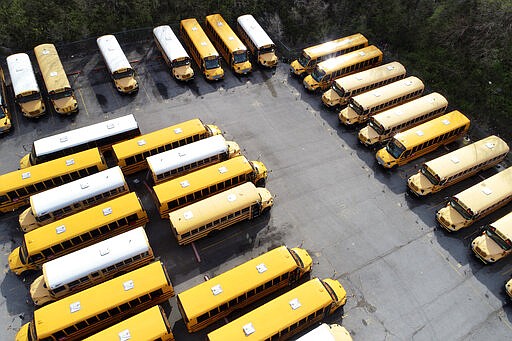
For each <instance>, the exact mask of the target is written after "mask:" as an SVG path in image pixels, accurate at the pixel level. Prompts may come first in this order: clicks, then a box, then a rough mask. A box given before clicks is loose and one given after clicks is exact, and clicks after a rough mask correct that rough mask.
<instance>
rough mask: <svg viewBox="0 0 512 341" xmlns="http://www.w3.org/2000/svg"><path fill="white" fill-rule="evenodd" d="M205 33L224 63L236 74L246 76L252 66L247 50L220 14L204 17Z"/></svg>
mask: <svg viewBox="0 0 512 341" xmlns="http://www.w3.org/2000/svg"><path fill="white" fill-rule="evenodd" d="M204 27H205V31H206V33H207V34H208V36H209V37H210V39H211V41H212V42H213V44H214V45H215V47H216V48H217V50H218V51H220V53H221V54H222V57H224V60H225V61H226V63H227V64H228V65H229V66H230V67H231V68H232V69H233V71H235V72H236V73H238V74H244V75H245V74H247V73H249V72H250V71H251V68H252V65H251V62H250V61H249V55H248V54H247V48H246V47H245V45H244V44H243V43H242V41H241V40H240V39H239V38H238V37H237V35H236V34H235V32H233V30H232V29H231V27H229V25H228V23H227V22H226V21H225V20H224V18H223V17H222V16H221V15H220V14H211V15H207V16H206V21H205V26H204Z"/></svg>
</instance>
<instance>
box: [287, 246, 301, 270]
mask: <svg viewBox="0 0 512 341" xmlns="http://www.w3.org/2000/svg"><path fill="white" fill-rule="evenodd" d="M290 253H291V254H292V257H293V259H295V263H297V264H298V265H300V267H301V268H304V263H303V262H302V259H300V257H299V255H297V253H296V252H295V251H293V250H290Z"/></svg>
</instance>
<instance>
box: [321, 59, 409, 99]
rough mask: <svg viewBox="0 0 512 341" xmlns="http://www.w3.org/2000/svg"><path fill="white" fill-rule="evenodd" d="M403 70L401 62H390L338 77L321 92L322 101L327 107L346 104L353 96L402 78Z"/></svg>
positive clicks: (403, 75)
mask: <svg viewBox="0 0 512 341" xmlns="http://www.w3.org/2000/svg"><path fill="white" fill-rule="evenodd" d="M405 72H406V71H405V67H404V66H403V65H402V64H400V63H399V62H391V63H388V64H385V65H381V66H376V67H372V68H371V69H369V70H365V71H360V72H358V73H354V74H352V75H349V76H344V77H341V78H338V79H336V80H335V81H334V82H333V83H332V86H331V88H330V89H329V90H327V91H326V92H324V93H323V95H322V102H323V103H324V104H325V105H326V106H327V107H328V108H333V107H335V106H342V105H346V104H347V103H348V100H349V98H351V97H353V96H356V95H359V94H360V93H363V92H366V91H369V90H372V89H375V88H378V87H381V86H383V85H387V84H389V83H393V82H396V81H397V80H400V79H402V78H404V77H405Z"/></svg>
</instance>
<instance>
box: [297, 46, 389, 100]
mask: <svg viewBox="0 0 512 341" xmlns="http://www.w3.org/2000/svg"><path fill="white" fill-rule="evenodd" d="M381 62H382V51H381V50H379V49H378V48H377V47H375V46H373V45H371V46H367V47H363V48H362V49H360V50H355V51H352V52H349V53H346V54H344V55H341V56H338V57H336V58H331V59H328V60H326V61H323V62H321V63H318V64H317V66H315V69H314V70H313V72H312V73H311V74H310V75H308V76H306V78H304V81H303V84H304V87H305V88H306V89H308V90H309V91H315V90H319V89H322V90H325V89H328V88H329V87H331V85H332V83H333V82H334V81H335V80H336V79H338V78H340V77H343V76H347V75H350V74H353V73H355V72H359V71H362V70H366V69H369V68H372V67H374V66H376V65H379V64H380V63H381Z"/></svg>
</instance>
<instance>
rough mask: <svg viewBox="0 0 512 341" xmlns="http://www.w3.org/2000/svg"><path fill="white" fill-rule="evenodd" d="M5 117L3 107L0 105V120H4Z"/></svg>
mask: <svg viewBox="0 0 512 341" xmlns="http://www.w3.org/2000/svg"><path fill="white" fill-rule="evenodd" d="M4 117H5V111H4V107H2V106H1V105H0V118H4Z"/></svg>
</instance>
